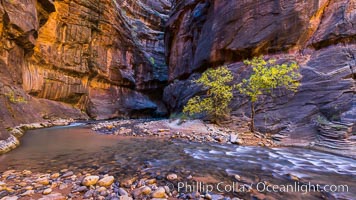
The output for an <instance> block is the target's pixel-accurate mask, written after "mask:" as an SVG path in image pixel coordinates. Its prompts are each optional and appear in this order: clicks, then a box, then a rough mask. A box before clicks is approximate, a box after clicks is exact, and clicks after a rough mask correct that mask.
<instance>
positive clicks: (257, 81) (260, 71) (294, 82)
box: [236, 57, 301, 132]
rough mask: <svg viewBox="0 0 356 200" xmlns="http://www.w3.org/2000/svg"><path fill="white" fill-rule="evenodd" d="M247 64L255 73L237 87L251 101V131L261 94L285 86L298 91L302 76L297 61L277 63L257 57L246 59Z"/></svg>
mask: <svg viewBox="0 0 356 200" xmlns="http://www.w3.org/2000/svg"><path fill="white" fill-rule="evenodd" d="M244 64H245V65H248V66H252V70H253V74H252V75H251V76H250V78H249V79H243V80H242V82H241V83H240V84H237V85H236V87H237V89H238V90H239V91H240V93H242V94H244V95H247V96H248V97H249V98H250V101H251V126H250V129H251V132H254V129H255V123H254V120H255V103H256V102H257V101H258V99H259V97H260V96H261V95H268V94H272V93H273V89H275V88H285V89H287V90H290V91H293V92H296V91H297V89H298V87H299V85H300V83H299V78H300V77H301V75H300V73H299V72H298V69H299V66H298V64H297V63H295V62H292V63H289V64H287V63H284V64H281V65H278V64H276V60H274V59H270V60H268V61H266V60H264V59H263V58H262V57H255V58H253V59H252V60H245V61H244Z"/></svg>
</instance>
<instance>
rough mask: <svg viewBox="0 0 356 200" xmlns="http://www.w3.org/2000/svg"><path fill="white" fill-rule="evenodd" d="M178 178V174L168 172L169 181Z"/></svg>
mask: <svg viewBox="0 0 356 200" xmlns="http://www.w3.org/2000/svg"><path fill="white" fill-rule="evenodd" d="M177 179H178V176H177V174H168V176H167V180H169V181H174V180H177Z"/></svg>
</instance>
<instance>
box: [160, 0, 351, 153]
mask: <svg viewBox="0 0 356 200" xmlns="http://www.w3.org/2000/svg"><path fill="white" fill-rule="evenodd" d="M355 21H356V3H355V1H348V0H336V1H330V0H312V1H282V0H280V1H272V0H267V1H227V0H193V1H188V0H187V1H177V3H176V6H175V7H174V10H173V12H172V15H171V17H170V19H169V21H168V23H167V31H166V36H165V38H166V49H167V52H166V56H167V57H166V58H167V62H168V64H169V81H170V84H169V86H167V87H166V88H165V91H164V96H163V99H164V101H165V102H166V104H167V106H168V108H169V110H170V111H172V112H176V111H181V109H182V106H183V105H184V104H185V103H186V102H187V101H188V99H189V98H190V97H192V96H193V95H195V94H199V92H200V90H199V88H198V87H197V86H195V85H194V84H192V83H191V81H190V80H192V79H193V76H195V77H196V76H199V74H200V73H201V72H202V71H204V70H205V69H207V68H209V67H216V66H218V65H222V64H226V65H228V66H229V68H230V69H231V71H233V73H234V74H235V76H236V80H235V81H236V82H239V81H240V80H242V79H243V78H247V77H248V75H249V74H250V72H251V71H250V69H248V68H246V67H245V66H243V64H242V62H241V61H242V60H244V59H247V58H251V57H253V56H258V55H266V57H274V58H277V60H279V61H280V62H282V61H289V60H297V61H298V62H299V64H300V65H301V73H302V75H303V78H302V80H301V81H302V86H301V87H300V89H299V91H298V93H296V94H291V93H288V92H286V91H281V90H280V91H277V92H276V93H275V94H274V97H275V98H271V97H265V99H264V102H265V103H264V104H261V105H258V106H257V117H256V118H257V119H256V121H257V127H258V129H259V130H260V131H264V132H271V133H274V134H275V139H276V140H278V141H280V142H281V143H283V144H290V145H308V144H309V143H310V142H314V143H315V144H316V145H317V146H319V147H326V148H328V149H332V148H334V150H335V151H338V150H343V151H345V152H349V153H350V152H356V151H355V148H356V143H355V135H356V127H355V124H356V117H355V114H354V113H355V112H354V111H355V95H356V87H355V86H356V80H355V72H356V59H355V58H356V24H355V23H354V22H355ZM248 105H249V102H248V99H246V98H245V97H242V96H240V95H239V94H238V93H236V94H235V98H234V100H233V103H232V107H233V108H232V114H233V115H236V116H243V115H247V116H249V112H248ZM320 118H323V119H325V121H327V122H325V123H320V122H319V121H318V119H320ZM333 124H334V125H333ZM335 127H342V128H341V130H340V131H341V132H342V134H343V135H344V136H345V137H343V138H342V140H341V139H340V140H338V139H337V138H338V136H336V135H340V134H341V133H340V132H337V131H336V132H335V131H334V132H333V131H331V130H333V129H335ZM314 143H312V144H314ZM343 144H344V145H343ZM341 146H344V148H341Z"/></svg>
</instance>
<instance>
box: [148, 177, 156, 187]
mask: <svg viewBox="0 0 356 200" xmlns="http://www.w3.org/2000/svg"><path fill="white" fill-rule="evenodd" d="M156 182H157V180H156V179H154V178H153V179H148V180H147V181H146V183H147V184H148V185H152V184H155V183H156Z"/></svg>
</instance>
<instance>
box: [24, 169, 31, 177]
mask: <svg viewBox="0 0 356 200" xmlns="http://www.w3.org/2000/svg"><path fill="white" fill-rule="evenodd" d="M22 174H23V175H25V176H28V175H31V174H32V172H31V171H30V170H23V171H22Z"/></svg>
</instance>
